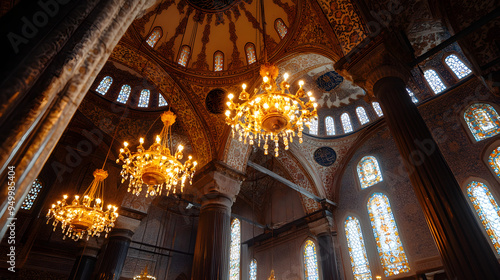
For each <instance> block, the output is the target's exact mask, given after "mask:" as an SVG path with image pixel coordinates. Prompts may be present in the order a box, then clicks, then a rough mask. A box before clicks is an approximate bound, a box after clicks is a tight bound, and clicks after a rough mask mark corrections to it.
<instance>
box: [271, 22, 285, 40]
mask: <svg viewBox="0 0 500 280" xmlns="http://www.w3.org/2000/svg"><path fill="white" fill-rule="evenodd" d="M274 28H275V29H276V32H278V35H280V38H281V39H283V38H285V35H286V33H287V32H288V28H287V27H286V25H285V23H284V22H283V20H282V19H280V18H278V19H276V20H275V21H274Z"/></svg>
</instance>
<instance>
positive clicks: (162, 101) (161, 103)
mask: <svg viewBox="0 0 500 280" xmlns="http://www.w3.org/2000/svg"><path fill="white" fill-rule="evenodd" d="M167 105H168V103H167V100H165V98H164V97H163V95H161V93H158V107H163V106H167Z"/></svg>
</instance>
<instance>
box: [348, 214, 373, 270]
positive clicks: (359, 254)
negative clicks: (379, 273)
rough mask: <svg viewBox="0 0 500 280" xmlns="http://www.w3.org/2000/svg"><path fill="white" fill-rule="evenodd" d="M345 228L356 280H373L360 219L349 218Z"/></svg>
mask: <svg viewBox="0 0 500 280" xmlns="http://www.w3.org/2000/svg"><path fill="white" fill-rule="evenodd" d="M344 228H345V236H346V238H347V246H348V247H349V256H350V257H351V266H352V274H353V275H354V279H355V280H372V274H371V270H370V264H369V263H368V258H367V256H366V249H365V242H364V240H363V233H362V232H361V227H360V226H359V221H358V219H356V218H354V217H352V216H349V217H347V219H346V221H345V224H344Z"/></svg>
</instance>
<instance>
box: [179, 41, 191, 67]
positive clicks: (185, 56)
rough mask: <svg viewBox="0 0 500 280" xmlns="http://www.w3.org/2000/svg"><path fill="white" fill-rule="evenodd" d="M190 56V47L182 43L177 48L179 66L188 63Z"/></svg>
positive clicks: (184, 65)
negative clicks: (179, 47)
mask: <svg viewBox="0 0 500 280" xmlns="http://www.w3.org/2000/svg"><path fill="white" fill-rule="evenodd" d="M190 57H191V47H190V46H188V45H184V46H182V47H181V49H180V50H179V55H178V57H177V63H178V64H179V65H180V66H183V67H186V66H187V65H188V62H189V59H190Z"/></svg>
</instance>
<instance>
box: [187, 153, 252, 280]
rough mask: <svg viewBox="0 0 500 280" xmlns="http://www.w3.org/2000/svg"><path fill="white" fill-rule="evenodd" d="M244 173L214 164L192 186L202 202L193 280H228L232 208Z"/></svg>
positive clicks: (207, 166)
mask: <svg viewBox="0 0 500 280" xmlns="http://www.w3.org/2000/svg"><path fill="white" fill-rule="evenodd" d="M243 177H244V174H241V173H239V172H237V171H234V170H232V169H230V168H229V167H227V166H226V165H225V164H224V163H222V162H215V161H212V162H211V163H209V164H207V165H206V166H205V167H204V169H203V170H201V171H200V172H198V173H197V175H196V178H195V180H196V182H195V183H194V185H193V187H194V189H195V190H196V191H197V192H198V196H199V199H200V200H201V209H200V218H199V222H198V232H197V235H196V245H195V250H194V259H193V270H192V276H191V279H196V280H227V279H229V245H230V243H231V238H230V232H231V229H230V227H231V225H230V222H231V206H232V205H233V202H234V200H235V198H236V195H237V194H238V192H239V190H240V185H241V182H242V180H243Z"/></svg>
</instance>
